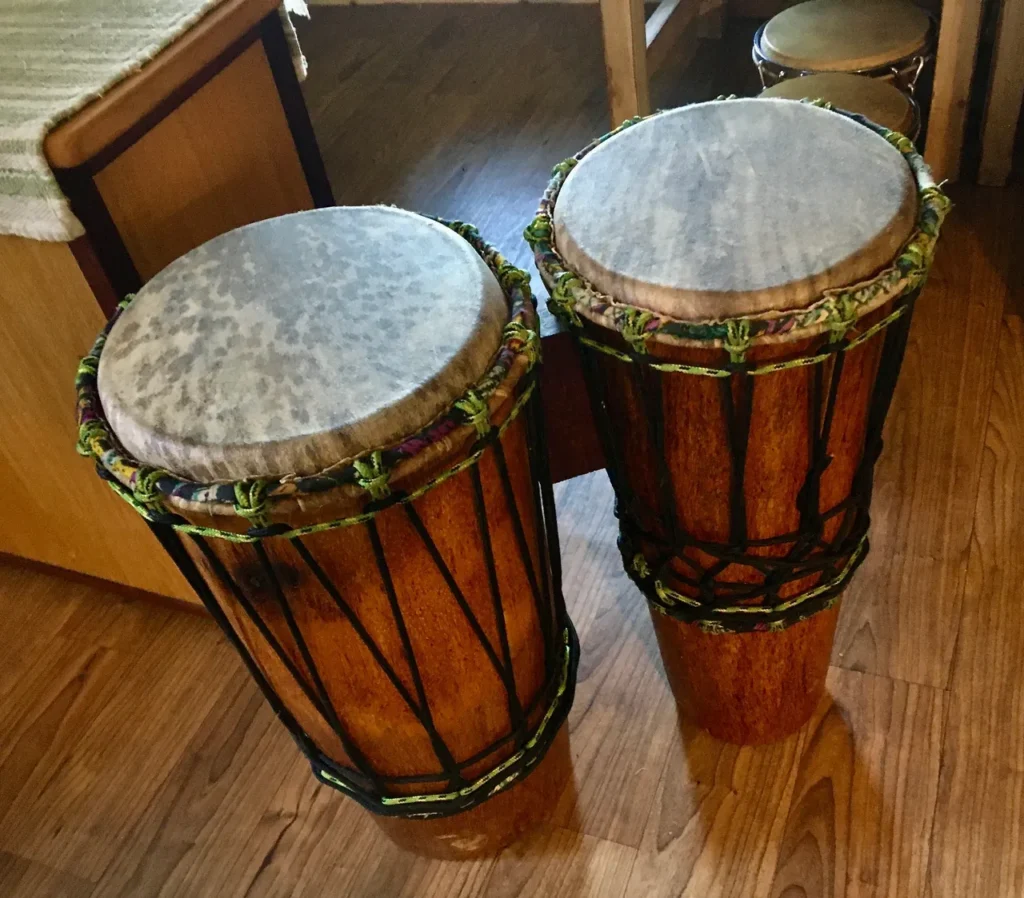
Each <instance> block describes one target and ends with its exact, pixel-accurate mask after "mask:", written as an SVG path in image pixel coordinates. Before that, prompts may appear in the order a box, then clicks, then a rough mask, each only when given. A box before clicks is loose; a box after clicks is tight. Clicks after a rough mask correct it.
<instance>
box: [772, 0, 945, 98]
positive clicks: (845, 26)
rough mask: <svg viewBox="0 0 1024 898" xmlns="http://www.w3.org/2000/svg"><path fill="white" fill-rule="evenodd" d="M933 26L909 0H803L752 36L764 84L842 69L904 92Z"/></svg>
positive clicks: (926, 53) (923, 58)
mask: <svg viewBox="0 0 1024 898" xmlns="http://www.w3.org/2000/svg"><path fill="white" fill-rule="evenodd" d="M934 48H935V27H934V24H933V22H932V20H931V18H930V17H929V15H928V13H927V12H925V11H924V10H923V9H921V8H919V7H918V6H915V5H914V4H913V3H911V2H910V0H858V2H855V3H850V2H846V0H808V2H805V3H798V4H797V5H796V6H791V7H789V8H788V9H785V10H783V11H782V12H780V13H778V14H777V15H776V16H774V17H773V18H771V19H769V20H768V22H766V23H765V24H764V25H762V26H761V27H760V28H759V29H758V31H757V33H756V34H755V35H754V46H753V51H752V54H753V58H754V64H755V65H756V66H757V70H758V72H759V73H760V75H761V83H762V84H763V86H764V87H771V86H772V85H773V84H776V83H777V82H779V81H783V80H785V79H787V78H797V77H800V76H801V75H812V74H818V73H822V72H846V73H847V74H859V75H866V76H868V77H871V78H881V79H883V80H885V81H888V82H890V83H892V84H894V85H895V86H896V87H897V88H899V89H900V90H901V91H903V92H904V93H907V94H913V92H914V87H915V85H916V84H917V80H918V78H919V77H920V75H921V72H922V71H923V69H924V67H925V65H926V64H927V63H928V61H929V60H930V59H931V58H932V57H933V55H934V52H935V49H934Z"/></svg>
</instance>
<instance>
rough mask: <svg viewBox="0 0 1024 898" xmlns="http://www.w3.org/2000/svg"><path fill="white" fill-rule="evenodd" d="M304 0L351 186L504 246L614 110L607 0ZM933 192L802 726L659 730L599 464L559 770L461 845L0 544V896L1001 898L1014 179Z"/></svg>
mask: <svg viewBox="0 0 1024 898" xmlns="http://www.w3.org/2000/svg"><path fill="white" fill-rule="evenodd" d="M314 12H315V19H314V21H313V23H312V24H311V25H308V26H306V27H304V28H303V29H302V38H303V41H304V47H305V50H306V53H307V55H308V56H309V58H310V62H311V66H312V75H311V77H310V80H309V82H308V83H307V85H306V91H307V96H308V98H309V103H310V108H311V111H312V114H313V120H314V122H315V124H316V127H317V130H318V133H319V134H320V139H321V143H322V146H323V148H324V152H325V156H326V160H327V165H328V169H329V171H330V174H331V178H332V180H333V182H334V186H335V190H336V193H337V196H338V198H339V200H340V201H343V202H394V203H397V204H402V205H407V206H411V207H413V208H419V209H422V210H423V211H432V212H436V213H439V214H444V215H453V216H454V215H459V216H460V217H462V218H464V219H466V220H473V221H476V223H477V224H479V225H480V226H481V227H482V229H483V230H484V233H485V234H486V235H487V236H488V237H489V238H490V239H491V240H493V241H495V242H497V243H499V244H501V245H502V246H503V247H505V248H506V251H507V252H508V254H509V256H510V257H511V258H512V259H513V260H514V261H516V262H518V263H520V264H522V263H524V262H525V261H526V259H527V255H528V254H527V250H526V248H525V246H524V245H523V244H522V242H521V240H520V239H519V231H520V230H521V229H522V226H523V225H524V224H525V223H526V221H527V220H528V219H529V218H530V216H531V214H532V208H533V205H534V204H535V202H536V199H537V196H538V194H539V192H540V190H541V189H542V187H543V184H544V182H545V180H546V174H547V170H548V169H549V168H550V166H551V165H552V164H553V163H554V162H556V161H558V160H559V159H561V158H562V157H563V156H565V155H567V154H568V153H569V152H571V151H573V150H574V149H576V148H577V147H578V146H580V145H581V144H582V143H584V142H585V141H586V140H587V139H588V138H589V137H590V136H592V135H593V134H596V133H598V132H599V131H601V130H603V127H604V97H603V94H602V90H603V87H602V85H603V71H602V63H601V55H600V53H601V51H600V43H599V28H598V21H597V13H596V7H594V8H593V9H591V8H589V7H585V6H580V7H565V6H562V7H544V6H534V5H519V6H512V7H490V6H483V7H476V8H472V9H470V8H466V7H459V8H457V9H452V8H444V7H434V8H422V7H396V6H383V7H367V8H359V7H348V8H332V9H319V10H315V11H314ZM744 39H745V38H743V34H742V31H739V32H736V33H733V34H731V35H730V36H729V37H727V39H726V41H725V42H724V43H723V44H720V45H714V44H712V45H704V46H702V47H701V48H700V50H699V51H698V58H697V61H696V63H695V64H694V68H693V69H692V71H691V74H690V75H689V76H687V79H686V80H685V81H684V80H682V78H681V76H679V73H678V72H677V73H675V74H673V73H672V72H671V71H667V72H664V73H663V74H662V75H661V76H660V77H659V78H658V79H657V80H656V81H655V85H654V91H655V97H656V103H657V104H660V105H665V104H667V103H674V102H682V101H684V100H687V99H698V98H701V97H706V96H714V95H715V94H718V93H723V92H730V91H731V90H744V87H743V86H742V84H741V83H739V82H742V81H743V79H744V78H745V77H746V74H749V73H748V72H747V62H746V56H745V55H744V54H745V53H746V45H744V44H743V40H744ZM727 54H732V56H731V57H728V56H727ZM730 78H733V79H735V81H734V82H733V83H730V80H729V79H730ZM673 79H675V80H673ZM954 198H955V200H956V202H957V207H956V209H955V210H954V212H953V214H952V216H951V219H950V223H949V227H948V230H947V232H946V234H945V236H944V238H943V245H942V247H941V250H940V258H939V262H938V265H937V266H936V270H935V273H934V276H933V278H932V280H931V282H930V284H929V286H928V288H927V290H926V292H925V294H924V295H923V297H922V300H921V302H920V304H919V307H918V313H917V317H916V319H915V322H914V327H913V332H912V338H911V346H910V349H909V351H908V355H907V361H906V366H905V369H904V374H903V377H902V379H901V382H900V386H899V388H898V393H897V397H896V400H895V404H894V407H893V411H892V415H891V418H890V422H889V426H888V430H887V446H886V450H885V453H884V455H883V461H882V464H881V466H880V469H879V472H878V477H877V485H876V490H877V494H876V502H875V506H874V524H873V527H872V545H873V549H872V555H871V556H870V558H869V560H868V561H867V562H866V564H865V566H864V568H863V569H862V570H861V571H860V572H859V573H858V575H857V577H856V578H855V580H854V584H853V586H852V587H851V588H850V590H849V591H848V594H847V597H846V599H845V600H844V603H843V609H842V615H841V618H840V621H841V623H840V633H839V637H838V639H837V643H836V651H835V654H834V657H833V665H834V666H833V668H832V670H831V673H830V676H829V681H828V686H829V696H828V698H827V699H826V701H824V702H823V703H822V705H821V706H820V708H819V709H818V712H817V714H816V715H815V717H814V719H813V720H812V721H811V723H810V724H809V725H808V726H807V727H805V729H804V730H803V731H801V732H800V733H799V734H797V735H795V736H793V737H792V738H790V739H788V740H786V741H785V742H782V743H778V744H776V745H771V746H764V747H758V748H749V747H747V748H737V747H735V746H730V745H725V744H723V743H719V742H716V741H715V740H713V739H712V738H710V737H709V736H708V735H707V734H705V733H702V732H700V731H697V730H695V729H694V728H693V727H692V726H691V725H689V724H688V723H686V722H685V721H683V722H680V721H679V719H678V718H677V715H676V710H675V705H674V703H673V701H672V697H671V694H670V692H669V689H668V686H667V684H666V682H665V679H664V674H663V672H662V668H661V663H660V660H659V658H658V653H657V646H656V643H655V640H654V636H653V633H652V631H651V627H650V621H649V619H648V615H647V612H646V610H645V608H644V607H643V603H642V600H641V598H640V596H639V594H638V593H637V592H636V591H635V590H634V589H633V587H632V586H631V585H630V583H629V581H628V580H627V579H626V577H625V575H624V574H623V573H622V572H621V569H620V562H619V558H618V553H617V550H616V547H615V525H614V520H613V518H612V514H611V490H610V487H609V485H608V482H607V479H606V477H605V476H604V474H603V473H596V474H591V475H587V476H585V477H582V478H578V479H576V480H572V481H568V482H566V483H563V484H560V485H559V486H558V487H557V490H556V495H557V500H558V507H559V526H560V529H561V537H562V553H563V558H564V567H565V592H566V597H567V600H568V602H569V607H570V612H571V614H572V616H573V619H574V620H575V622H576V624H577V628H578V630H579V634H580V638H581V643H582V660H581V665H580V677H579V680H580V681H579V687H578V690H577V696H576V703H575V706H574V708H573V711H572V714H571V717H570V727H571V732H572V751H573V758H574V782H573V783H572V784H571V785H570V786H569V787H567V789H566V791H565V793H564V794H563V795H562V796H561V798H560V800H559V801H558V803H557V805H556V806H555V807H553V808H552V819H551V821H550V823H549V825H547V826H546V827H544V828H543V829H542V830H541V831H539V832H537V833H535V834H533V835H532V836H530V837H529V838H527V839H526V840H524V841H523V842H521V843H520V844H518V845H516V846H514V847H512V848H509V849H508V850H506V851H505V852H503V853H502V854H501V855H500V856H498V857H496V858H487V859H483V860H479V861H474V862H471V863H452V862H439V861H430V860H424V859H422V858H418V857H414V856H412V855H409V854H406V853H404V852H402V851H400V850H399V849H397V848H394V847H393V846H392V845H391V844H390V843H388V842H386V841H385V840H384V839H383V838H382V837H381V836H380V834H379V832H378V830H377V828H376V826H375V825H374V824H373V822H372V820H371V818H370V817H369V815H367V814H366V813H365V812H364V811H362V810H361V809H360V808H359V807H358V806H357V805H355V804H354V803H353V802H350V801H348V800H346V799H345V798H343V797H342V796H341V795H340V794H338V793H336V792H334V791H332V790H329V789H327V788H325V787H322V786H318V785H317V784H316V783H315V781H314V780H313V778H312V777H311V776H310V773H309V767H308V764H307V763H306V762H305V761H304V760H303V759H302V758H301V756H300V755H299V754H298V751H297V750H296V748H295V746H294V744H293V743H292V742H291V739H290V738H289V737H288V736H287V734H286V733H285V732H284V730H283V729H282V728H281V727H280V726H278V725H277V723H276V721H275V720H274V717H273V714H272V713H271V712H270V710H269V708H268V707H267V706H266V704H265V703H264V702H263V700H262V699H261V698H260V696H259V695H258V693H257V690H256V688H255V687H254V686H253V685H252V684H251V683H250V682H249V680H248V678H247V676H246V675H245V672H244V670H243V669H242V665H241V663H240V661H238V660H237V659H236V658H235V656H234V655H233V653H232V652H231V650H230V649H229V648H228V646H227V645H226V643H225V641H224V640H223V639H222V638H221V636H220V634H219V633H218V632H217V630H216V628H215V627H214V626H213V624H212V622H210V621H209V620H207V619H205V618H204V617H201V616H199V615H192V614H188V613H184V612H181V611H178V610H175V609H170V608H165V607H161V606H157V605H153V604H150V603H149V602H148V601H146V600H145V599H143V598H132V597H125V596H124V595H122V594H117V593H115V592H112V591H108V590H107V589H105V588H104V587H103V586H101V585H97V584H92V583H88V582H80V581H75V582H72V581H69V580H66V579H63V578H61V577H60V576H59V575H56V574H50V573H47V572H43V571H40V570H38V569H35V568H27V567H22V566H20V565H17V564H15V563H14V562H8V561H4V560H2V559H0V621H2V624H0V896H5V898H6V896H12V898H60V896H66V898H85V896H90V898H149V896H154V898H156V896H161V898H171V896H187V898H193V896H195V898H205V896H211V898H264V896H281V898H283V896H317V898H319V896H330V898H348V896H352V898H377V896H379V898H395V896H410V898H456V896H457V898H470V896H486V898H523V896H537V898H546V896H552V895H557V896H559V898H576V896H579V898H649V896H650V898H662V896H664V898H669V896H671V898H677V896H687V898H762V896H763V898H826V896H827V898H862V896H863V898H868V896H870V898H919V896H920V898H1019V896H1021V895H1022V894H1024V849H1022V848H1021V843H1022V840H1024V681H1022V678H1021V676H1020V670H1019V668H1020V664H1021V659H1022V658H1024V611H1022V608H1021V597H1022V587H1021V583H1022V579H1024V562H1022V560H1021V554H1020V546H1021V545H1022V544H1024V319H1022V314H1024V277H1022V274H1024V253H1022V250H1024V234H1022V230H1021V226H1020V224H1019V209H1020V207H1021V201H1022V199H1024V191H1022V190H1021V189H1020V188H1019V187H1017V188H1011V189H1008V190H1005V191H997V190H981V189H970V188H966V187H961V188H959V189H958V190H957V191H956V193H955V194H954Z"/></svg>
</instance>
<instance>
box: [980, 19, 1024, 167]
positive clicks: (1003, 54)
mask: <svg viewBox="0 0 1024 898" xmlns="http://www.w3.org/2000/svg"><path fill="white" fill-rule="evenodd" d="M1022 38H1024V3H1020V2H1017V0H1004V2H1003V8H1002V11H1001V12H1000V15H999V32H998V35H997V37H996V47H995V56H994V57H993V60H992V80H991V81H990V82H989V89H988V100H987V101H986V104H985V125H984V127H983V128H982V132H981V166H980V168H979V169H978V183H979V184H984V185H985V186H987V187H1002V186H1004V185H1005V184H1006V179H1007V178H1009V176H1010V168H1011V166H1012V163H1013V139H1014V137H1015V136H1016V134H1017V119H1018V118H1019V117H1020V112H1021V102H1022V101H1024V55H1022V53H1021V46H1020V42H1021V39H1022Z"/></svg>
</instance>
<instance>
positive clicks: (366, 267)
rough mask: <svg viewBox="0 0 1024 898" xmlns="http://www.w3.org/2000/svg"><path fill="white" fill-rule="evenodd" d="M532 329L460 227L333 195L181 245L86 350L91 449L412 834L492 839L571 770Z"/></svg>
mask: <svg viewBox="0 0 1024 898" xmlns="http://www.w3.org/2000/svg"><path fill="white" fill-rule="evenodd" d="M536 325H537V320H536V310H535V307H534V305H533V300H532V298H531V295H530V292H529V287H528V278H527V276H526V275H525V274H524V273H523V272H521V271H518V270H517V269H515V268H513V267H512V266H510V265H509V264H508V263H506V262H505V261H504V260H503V259H502V258H501V256H500V255H498V254H497V252H495V251H494V250H493V249H492V248H490V247H488V246H487V245H486V244H484V243H483V242H482V241H481V240H480V238H479V236H478V235H477V233H476V231H475V230H474V229H473V228H471V227H469V226H467V225H462V224H460V223H451V224H450V225H445V224H442V223H438V222H436V221H433V220H431V219H427V218H424V217H421V216H419V215H415V214H412V213H409V212H403V211H401V210H398V209H392V208H382V207H361V208H355V207H354V208H344V207H342V208H334V209H325V210H319V211H314V212H306V213H298V214H295V215H290V216H285V217H283V218H278V219H272V220H269V221H265V222H261V223H258V224H254V225H249V226H247V227H244V228H241V229H238V230H235V231H231V232H229V233H227V234H225V235H222V236H221V237H218V238H215V239H214V240H211V241H210V242H209V243H206V244H204V245H203V246H201V247H199V248H198V249H196V250H193V251H192V252H190V253H188V254H187V255H185V256H183V257H182V258H181V259H179V260H177V261H176V262H173V263H172V264H171V265H169V266H168V267H167V268H165V269H164V270H163V271H162V272H160V273H159V274H158V275H157V276H156V277H154V278H153V280H151V281H150V282H149V283H148V284H147V285H146V286H145V287H144V288H143V289H142V290H141V291H140V292H139V293H138V295H137V296H136V297H135V298H134V300H133V301H131V302H130V303H126V304H124V306H123V307H122V310H121V311H120V312H119V313H118V315H117V316H116V317H115V318H114V319H113V321H112V322H111V324H110V326H109V327H108V329H107V331H106V332H105V334H104V335H103V336H101V337H100V339H99V340H98V341H97V343H96V346H95V347H94V348H93V351H92V353H91V354H90V355H89V356H87V357H86V358H85V360H84V361H83V363H82V365H81V368H80V370H79V377H78V395H79V420H80V433H81V439H80V448H81V450H82V451H83V452H84V453H85V454H87V455H89V456H91V457H92V458H94V459H95V460H96V462H97V463H98V468H99V471H100V473H101V475H102V476H104V477H105V478H107V479H108V480H109V481H110V484H111V486H112V487H113V488H114V489H115V490H116V491H117V492H118V493H119V494H121V495H122V497H124V498H125V499H127V500H128V501H129V502H130V503H131V504H132V505H134V506H135V508H136V509H137V510H138V511H139V512H140V513H141V514H142V515H143V516H144V517H145V518H146V519H147V520H148V521H150V522H152V524H153V526H154V528H155V529H156V530H157V532H158V534H159V535H160V536H161V539H162V540H163V542H164V544H165V546H166V547H167V548H168V550H169V551H170V552H171V553H172V554H173V555H174V557H175V559H176V560H177V562H178V564H179V566H180V567H181V568H182V570H183V572H184V573H185V574H186V576H187V577H188V579H189V582H190V583H191V584H192V585H193V587H194V588H195V589H196V591H197V592H198V594H199V595H200V597H201V598H202V599H203V601H204V603H205V604H206V606H207V608H208V609H209V611H210V613H211V614H212V615H213V616H214V618H215V619H216V620H217V621H218V623H219V624H220V625H221V627H222V628H223V629H224V630H225V632H226V633H227V635H228V637H229V638H230V640H231V641H232V643H233V644H234V645H235V647H236V648H237V649H238V651H239V652H240V653H241V655H242V657H243V659H244V660H245V663H246V665H247V666H248V669H249V671H250V673H251V674H252V676H253V677H254V678H255V679H256V681H257V683H258V684H259V685H260V687H261V688H262V689H263V691H264V693H265V694H266V696H267V698H268V700H269V702H270V704H271V705H272V707H273V708H274V710H275V712H276V713H277V714H278V716H279V717H280V718H281V720H282V721H283V722H284V724H285V726H286V727H287V728H288V729H289V730H290V731H291V734H292V735H293V736H294V737H295V739H296V741H297V742H298V744H299V747H300V748H301V749H302V751H303V752H304V753H305V754H306V755H307V756H308V758H309V760H310V761H311V763H312V766H313V771H314V773H315V775H316V776H317V777H318V778H319V779H320V780H321V781H322V782H324V783H327V784H329V785H331V786H334V787H336V788H338V789H340V790H341V791H343V792H344V793H345V794H347V795H350V796H351V797H353V798H355V799H356V800H357V801H359V802H360V803H361V804H363V805H364V806H365V807H367V808H369V809H370V810H371V811H374V812H376V813H377V814H378V815H379V820H380V822H381V825H382V826H383V827H384V828H385V830H386V831H387V832H388V833H389V835H391V836H392V838H394V839H395V840H396V841H398V842H399V843H400V844H403V845H407V846H409V847H412V848H414V849H415V850H418V851H422V852H424V853H427V854H433V855H439V856H445V857H463V856H469V855H474V854H480V853H486V852H490V851H493V850H496V849H498V848H500V847H502V846H503V845H505V844H507V843H508V842H510V841H511V840H512V839H514V838H515V837H516V836H518V835H519V834H520V833H522V832H523V831H525V830H526V829H527V828H529V827H530V826H532V825H533V824H535V823H537V822H538V821H540V820H542V819H543V818H544V817H545V816H546V815H547V814H548V812H549V811H550V810H551V809H552V808H553V807H554V804H555V802H556V800H557V798H558V795H559V794H560V792H561V790H562V788H563V786H564V785H565V783H566V781H567V778H568V776H569V772H570V764H569V756H568V737H567V735H566V727H565V726H564V722H565V718H566V715H567V713H568V709H569V706H570V704H571V702H572V697H573V691H574V684H575V671H576V658H577V644H576V637H575V634H574V632H573V628H572V625H571V623H570V621H569V619H568V617H567V615H566V611H565V604H564V601H563V598H562V594H561V573H560V567H559V555H558V535H557V531H556V525H555V517H554V505H553V501H552V494H551V486H550V481H549V478H548V474H547V469H546V458H545V453H544V452H543V451H542V448H543V446H544V441H543V435H542V434H541V432H540V427H541V419H540V415H539V406H538V401H537V398H536V378H537V372H538V368H539V366H538V365H537V361H538V350H539V337H538V333H537V329H536Z"/></svg>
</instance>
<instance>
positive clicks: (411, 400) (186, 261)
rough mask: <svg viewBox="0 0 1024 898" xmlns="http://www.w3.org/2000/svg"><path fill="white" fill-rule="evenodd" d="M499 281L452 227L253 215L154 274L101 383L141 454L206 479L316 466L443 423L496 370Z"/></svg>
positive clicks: (369, 212) (355, 210) (344, 214)
mask: <svg viewBox="0 0 1024 898" xmlns="http://www.w3.org/2000/svg"><path fill="white" fill-rule="evenodd" d="M508 315H509V311H508V305H507V302H506V300H505V297H504V295H503V293H502V291H501V288H500V286H499V285H498V282H497V280H496V279H495V277H494V276H493V274H492V273H491V271H490V269H489V268H488V267H487V266H486V265H485V264H484V262H483V260H482V259H481V258H480V257H479V255H477V253H476V251H475V250H474V249H473V247H472V246H470V244H469V243H467V242H466V241H465V240H463V239H462V238H461V237H459V236H458V235H457V234H455V233H454V232H453V231H451V230H450V229H448V228H447V227H445V226H444V225H441V224H438V223H436V222H433V221H431V220H429V219H427V218H424V217H422V216H419V215H415V214H413V213H411V212H404V211H402V210H399V209H393V208H385V207H339V208H333V209H322V210H316V211H312V212H301V213H297V214H294V215H287V216H284V217H283V218H276V219H271V220H268V221H263V222H259V223H257V224H252V225H248V226H246V227H244V228H239V229H238V230H235V231H231V232H229V233H227V234H224V235H222V236H220V237H217V238H215V239H214V240H211V241H210V242H209V243H206V244H204V245H203V246H201V247H199V248H197V249H195V250H193V251H192V252H190V253H188V254H186V255H185V256H183V257H182V258H180V259H178V260H177V261H175V262H173V263H171V264H170V265H169V266H167V268H165V269H164V270H163V271H161V272H160V273H159V274H158V275H156V277H154V278H153V279H152V280H151V281H150V282H149V283H148V284H147V285H146V286H145V287H143V289H142V290H141V291H140V292H139V294H138V296H137V297H136V299H135V301H134V302H133V303H132V304H131V305H130V306H129V307H128V308H127V309H126V310H125V311H124V313H123V314H122V315H121V317H120V319H119V320H118V321H117V323H116V324H115V325H114V327H113V329H112V330H111V333H110V335H109V338H108V340H107V343H106V346H105V347H104V350H103V355H102V359H101V362H100V367H99V375H98V383H99V391H100V398H101V400H102V402H103V407H104V410H105V412H106V415H107V419H108V420H109V422H110V425H111V428H112V429H113V431H114V433H116V434H117V436H118V438H119V439H120V440H121V442H122V443H123V445H124V447H125V449H127V450H128V452H129V453H130V454H131V455H133V456H135V458H137V459H138V460H139V461H141V462H143V463H145V464H147V465H152V466H154V467H157V468H162V469H165V470H168V471H170V472H172V473H175V474H178V475H180V476H182V477H186V478H190V479H193V480H197V481H209V480H235V479H243V478H247V477H270V476H283V475H287V474H313V473H317V472H319V471H323V470H324V469H326V468H328V467H330V466H332V465H334V464H337V463H338V462H340V461H343V460H345V459H349V458H351V457H353V456H356V455H359V454H362V453H364V452H366V451H369V450H372V449H377V448H381V447H383V446H387V445H389V444H392V443H395V442H397V441H399V440H401V439H402V438H403V437H404V436H407V435H408V434H410V433H414V432H416V431H417V430H419V429H420V428H422V427H423V426H425V425H427V424H429V423H430V421H431V420H433V418H434V417H436V416H437V415H438V414H439V413H440V412H441V411H442V410H443V409H444V408H445V407H446V406H448V405H449V404H450V403H451V402H452V401H453V400H454V399H456V398H458V397H459V396H460V395H461V394H462V393H464V392H465V390H466V389H467V388H468V387H470V386H471V385H472V384H473V383H475V382H476V381H477V380H478V379H479V378H480V377H481V376H482V375H483V374H484V373H485V372H486V370H487V368H488V367H489V365H490V363H491V361H492V359H493V357H494V354H495V352H496V351H497V349H498V347H499V345H500V342H501V336H502V329H503V327H504V325H505V323H506V322H507V320H508Z"/></svg>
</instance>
